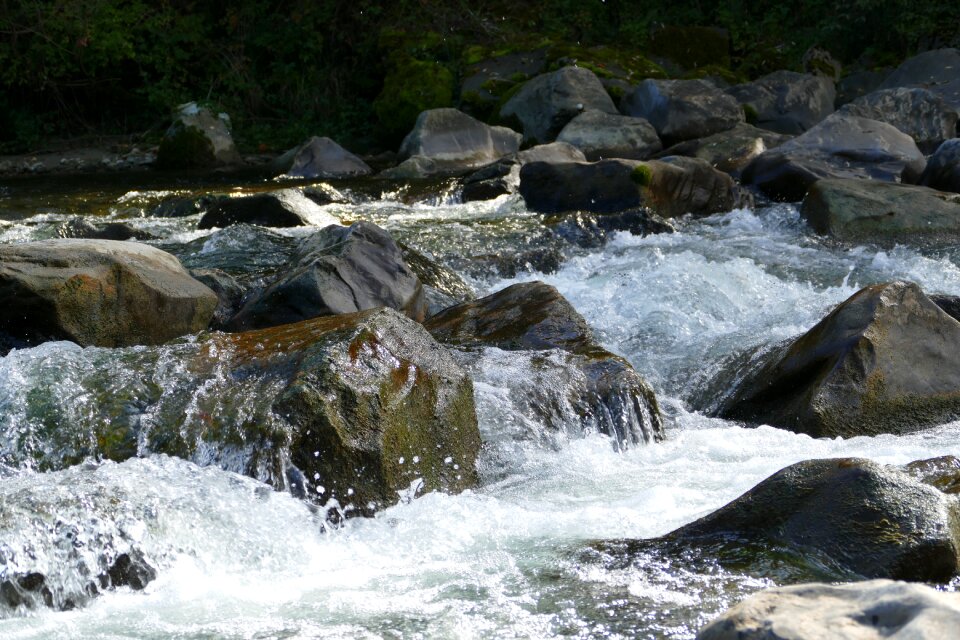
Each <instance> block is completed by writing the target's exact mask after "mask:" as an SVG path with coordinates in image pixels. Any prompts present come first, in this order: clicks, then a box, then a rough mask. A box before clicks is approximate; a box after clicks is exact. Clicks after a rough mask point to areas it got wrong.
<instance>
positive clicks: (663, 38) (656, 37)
mask: <svg viewBox="0 0 960 640" xmlns="http://www.w3.org/2000/svg"><path fill="white" fill-rule="evenodd" d="M649 48H650V53H652V54H654V55H657V56H663V57H664V58H667V59H669V60H672V61H673V62H676V63H677V64H678V65H680V66H681V67H683V68H684V69H686V70H691V69H697V68H700V67H706V66H720V67H725V68H729V67H730V34H729V33H728V32H727V31H726V30H725V29H717V28H715V27H697V26H693V27H679V26H667V27H663V28H662V29H658V30H657V31H656V32H655V33H654V34H653V36H651V38H650V47H649Z"/></svg>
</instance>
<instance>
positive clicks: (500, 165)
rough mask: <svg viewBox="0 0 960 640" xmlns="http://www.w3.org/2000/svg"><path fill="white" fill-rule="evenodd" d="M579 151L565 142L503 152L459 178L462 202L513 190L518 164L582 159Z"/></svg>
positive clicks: (584, 157) (517, 185)
mask: <svg viewBox="0 0 960 640" xmlns="http://www.w3.org/2000/svg"><path fill="white" fill-rule="evenodd" d="M584 161H586V156H584V155H583V152H582V151H580V150H579V149H577V148H576V147H574V146H573V145H572V144H569V143H567V142H551V143H549V144H540V145H537V146H535V147H530V148H529V149H524V150H523V151H521V152H519V153H516V154H512V155H510V156H507V157H506V158H503V159H501V160H500V161H499V162H495V163H493V164H491V165H488V166H486V167H484V168H482V169H480V170H478V171H475V172H474V173H471V174H470V175H469V176H467V177H466V178H464V180H463V191H462V194H461V197H462V198H463V201H464V202H473V201H476V200H492V199H493V198H496V197H499V196H502V195H507V194H511V193H516V192H517V189H518V188H519V187H520V167H522V166H523V165H525V164H527V163H529V162H584Z"/></svg>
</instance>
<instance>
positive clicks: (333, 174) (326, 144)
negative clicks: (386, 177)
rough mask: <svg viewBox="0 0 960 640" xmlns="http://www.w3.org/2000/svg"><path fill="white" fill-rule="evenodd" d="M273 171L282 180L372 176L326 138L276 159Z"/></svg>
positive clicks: (303, 145)
mask: <svg viewBox="0 0 960 640" xmlns="http://www.w3.org/2000/svg"><path fill="white" fill-rule="evenodd" d="M272 167H273V169H274V171H276V172H277V173H279V174H281V177H284V178H351V177H355V176H366V175H370V173H372V171H373V170H372V169H371V168H370V167H369V166H367V163H366V162H364V161H363V160H361V159H360V158H358V157H357V156H355V155H353V154H352V153H350V152H349V151H347V150H346V149H344V148H343V147H341V146H340V145H339V144H337V143H336V142H334V141H333V140H331V139H330V138H326V137H323V138H321V137H319V136H313V137H312V138H310V139H309V140H307V141H306V142H304V143H303V144H301V145H300V146H298V147H294V148H293V149H291V150H290V151H288V152H287V153H285V154H283V155H282V156H280V157H279V158H277V159H276V160H275V161H274V162H273V164H272Z"/></svg>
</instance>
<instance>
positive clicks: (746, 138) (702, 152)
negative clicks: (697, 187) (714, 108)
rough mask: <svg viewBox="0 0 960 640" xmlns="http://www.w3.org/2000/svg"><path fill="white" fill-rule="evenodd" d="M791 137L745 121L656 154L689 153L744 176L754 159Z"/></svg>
mask: <svg viewBox="0 0 960 640" xmlns="http://www.w3.org/2000/svg"><path fill="white" fill-rule="evenodd" d="M790 138H791V136H788V135H785V134H782V133H775V132H773V131H768V130H766V129H758V128H757V127H754V126H753V125H749V124H746V123H744V122H741V123H740V124H738V125H737V126H735V127H734V128H733V129H728V130H727V131H721V132H720V133H715V134H713V135H712V136H707V137H706V138H697V139H695V140H687V141H686V142H679V143H677V144H675V145H673V146H672V147H669V148H668V149H665V150H664V151H662V152H661V153H659V154H657V155H656V156H654V157H665V156H689V157H691V158H700V159H701V160H706V161H707V162H709V163H710V164H711V165H712V166H713V167H714V168H715V169H717V170H719V171H723V172H724V173H729V174H730V175H732V176H738V175H740V172H741V171H743V169H744V167H746V166H747V165H748V164H750V162H751V161H752V160H753V159H754V158H756V157H757V156H759V155H760V154H761V153H763V152H764V151H766V150H767V149H773V148H775V147H779V146H780V145H781V144H783V143H784V142H786V141H787V140H789V139H790Z"/></svg>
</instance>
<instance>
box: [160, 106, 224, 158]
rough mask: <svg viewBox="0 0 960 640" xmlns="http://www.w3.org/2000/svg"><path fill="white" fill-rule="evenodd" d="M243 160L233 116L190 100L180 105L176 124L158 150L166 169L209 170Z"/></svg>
mask: <svg viewBox="0 0 960 640" xmlns="http://www.w3.org/2000/svg"><path fill="white" fill-rule="evenodd" d="M239 163H240V154H239V153H238V152H237V148H236V146H234V144H233V138H232V137H231V135H230V118H229V117H228V116H227V114H225V113H220V114H218V115H213V113H211V112H210V110H209V109H206V108H201V107H198V106H197V104H196V103H195V102H188V103H186V104H182V105H180V106H179V107H177V111H176V114H175V116H174V120H173V124H171V125H170V128H169V129H167V132H166V133H165V134H164V135H163V140H161V141H160V148H159V149H158V150H157V166H159V167H161V168H163V169H206V168H211V167H216V166H221V165H233V164H239Z"/></svg>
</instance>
